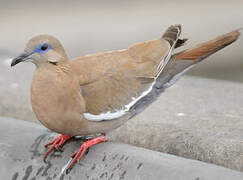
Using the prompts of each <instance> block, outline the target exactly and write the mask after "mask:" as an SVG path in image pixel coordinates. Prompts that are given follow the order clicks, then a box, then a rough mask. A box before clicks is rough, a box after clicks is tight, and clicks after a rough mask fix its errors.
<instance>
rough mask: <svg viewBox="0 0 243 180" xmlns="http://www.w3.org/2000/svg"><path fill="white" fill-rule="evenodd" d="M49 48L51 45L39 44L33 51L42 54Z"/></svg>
mask: <svg viewBox="0 0 243 180" xmlns="http://www.w3.org/2000/svg"><path fill="white" fill-rule="evenodd" d="M50 49H51V46H50V45H48V44H47V43H44V44H40V45H39V46H38V47H37V48H36V49H35V52H37V53H40V54H44V53H46V52H47V51H49V50H50Z"/></svg>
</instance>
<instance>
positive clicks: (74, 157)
mask: <svg viewBox="0 0 243 180" xmlns="http://www.w3.org/2000/svg"><path fill="white" fill-rule="evenodd" d="M106 141H107V138H106V137H105V136H104V135H101V136H98V137H95V138H93V139H90V140H88V141H85V142H83V144H82V145H81V147H80V148H79V150H78V151H77V152H75V153H73V154H71V159H70V161H69V162H68V164H67V165H66V166H65V168H64V169H63V171H62V172H64V171H66V173H69V172H70V170H71V169H72V167H73V166H74V164H75V163H76V162H77V161H78V162H79V161H80V160H81V158H82V157H83V156H84V154H85V152H87V150H88V149H89V147H91V146H94V145H96V144H99V143H102V142H106Z"/></svg>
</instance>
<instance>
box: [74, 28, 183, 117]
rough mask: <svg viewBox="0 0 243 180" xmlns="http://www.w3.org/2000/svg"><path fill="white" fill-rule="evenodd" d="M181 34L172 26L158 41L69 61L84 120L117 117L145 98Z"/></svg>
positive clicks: (178, 29) (179, 29)
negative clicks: (82, 103) (82, 102)
mask: <svg viewBox="0 0 243 180" xmlns="http://www.w3.org/2000/svg"><path fill="white" fill-rule="evenodd" d="M180 31H181V28H180V26H171V27H170V28H168V30H167V31H166V32H165V34H164V35H163V36H162V38H161V39H157V40H151V41H147V42H143V43H138V44H135V45H133V46H131V47H130V48H128V49H125V50H121V51H111V52H106V53H100V54H94V55H88V56H84V57H81V58H77V59H74V60H72V61H71V65H72V68H73V70H74V72H75V73H76V74H77V75H78V77H79V81H80V87H81V93H82V95H83V97H84V99H85V103H86V113H85V114H84V116H85V118H86V119H88V120H91V121H102V120H111V119H116V118H119V117H121V116H122V115H124V114H125V113H126V112H128V111H129V109H130V108H131V107H132V106H133V105H134V104H135V103H136V102H137V101H138V100H139V99H141V98H142V97H144V96H146V94H148V93H149V92H150V90H151V89H152V86H153V84H154V83H155V81H156V78H157V77H158V75H159V74H160V73H161V72H162V70H163V68H164V67H165V65H166V64H167V62H168V60H169V59H170V56H171V52H172V50H173V48H174V46H175V44H176V41H177V40H178V36H179V34H180Z"/></svg>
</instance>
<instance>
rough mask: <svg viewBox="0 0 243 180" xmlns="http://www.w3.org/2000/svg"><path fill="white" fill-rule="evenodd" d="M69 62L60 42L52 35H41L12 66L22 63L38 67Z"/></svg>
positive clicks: (36, 37)
mask: <svg viewBox="0 0 243 180" xmlns="http://www.w3.org/2000/svg"><path fill="white" fill-rule="evenodd" d="M67 60H68V58H67V55H66V53H65V50H64V48H63V46H62V44H61V43H60V41H59V40H57V39H56V38H55V37H53V36H50V35H39V36H35V37H33V38H32V39H30V40H29V42H28V43H27V45H26V47H25V50H24V53H22V54H20V55H19V56H18V57H16V58H14V59H13V60H12V63H11V66H14V65H16V64H18V63H20V62H32V63H34V64H35V65H36V66H37V67H38V66H39V65H42V64H45V63H52V64H57V63H58V62H61V61H67Z"/></svg>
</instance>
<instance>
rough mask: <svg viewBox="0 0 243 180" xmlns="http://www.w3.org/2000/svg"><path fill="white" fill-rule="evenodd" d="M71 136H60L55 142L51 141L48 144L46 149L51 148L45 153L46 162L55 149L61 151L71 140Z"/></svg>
mask: <svg viewBox="0 0 243 180" xmlns="http://www.w3.org/2000/svg"><path fill="white" fill-rule="evenodd" d="M70 138H71V136H68V135H63V134H61V135H59V136H58V137H56V138H55V139H54V140H53V141H51V142H50V143H48V144H46V145H45V147H48V146H50V145H51V147H50V148H49V149H48V151H47V152H46V153H45V155H44V157H43V159H44V161H45V159H46V158H47V156H48V155H49V154H50V153H51V152H52V151H54V150H55V149H60V148H61V147H62V146H63V145H64V143H65V142H66V141H67V140H68V139H70Z"/></svg>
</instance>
